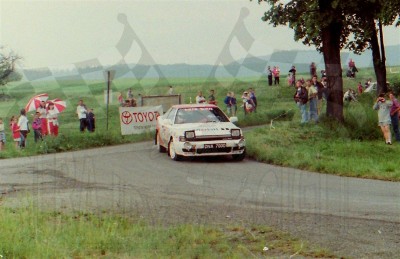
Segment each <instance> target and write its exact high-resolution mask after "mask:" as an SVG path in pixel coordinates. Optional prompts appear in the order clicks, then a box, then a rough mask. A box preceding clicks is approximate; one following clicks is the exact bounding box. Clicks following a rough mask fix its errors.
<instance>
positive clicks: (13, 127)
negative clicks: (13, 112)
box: [10, 116, 21, 147]
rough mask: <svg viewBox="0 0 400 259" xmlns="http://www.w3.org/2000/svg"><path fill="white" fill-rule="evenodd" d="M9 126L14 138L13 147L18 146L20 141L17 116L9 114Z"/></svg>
mask: <svg viewBox="0 0 400 259" xmlns="http://www.w3.org/2000/svg"><path fill="white" fill-rule="evenodd" d="M10 128H11V132H12V136H13V139H14V143H15V147H19V143H20V142H21V135H20V132H19V127H18V124H17V117H15V116H11V119H10Z"/></svg>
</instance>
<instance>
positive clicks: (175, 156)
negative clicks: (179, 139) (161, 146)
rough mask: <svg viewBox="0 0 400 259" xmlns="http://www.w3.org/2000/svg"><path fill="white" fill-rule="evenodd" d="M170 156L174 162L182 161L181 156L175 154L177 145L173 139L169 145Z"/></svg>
mask: <svg viewBox="0 0 400 259" xmlns="http://www.w3.org/2000/svg"><path fill="white" fill-rule="evenodd" d="M168 154H169V157H170V158H171V159H172V160H174V161H179V160H180V159H181V156H180V155H178V154H176V153H175V145H174V140H173V139H171V141H170V142H169V144H168Z"/></svg>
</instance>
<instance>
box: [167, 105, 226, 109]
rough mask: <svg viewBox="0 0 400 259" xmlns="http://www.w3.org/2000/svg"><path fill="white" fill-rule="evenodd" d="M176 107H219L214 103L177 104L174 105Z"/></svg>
mask: <svg viewBox="0 0 400 259" xmlns="http://www.w3.org/2000/svg"><path fill="white" fill-rule="evenodd" d="M172 108H175V109H186V108H218V106H216V105H214V104H175V105H173V106H172Z"/></svg>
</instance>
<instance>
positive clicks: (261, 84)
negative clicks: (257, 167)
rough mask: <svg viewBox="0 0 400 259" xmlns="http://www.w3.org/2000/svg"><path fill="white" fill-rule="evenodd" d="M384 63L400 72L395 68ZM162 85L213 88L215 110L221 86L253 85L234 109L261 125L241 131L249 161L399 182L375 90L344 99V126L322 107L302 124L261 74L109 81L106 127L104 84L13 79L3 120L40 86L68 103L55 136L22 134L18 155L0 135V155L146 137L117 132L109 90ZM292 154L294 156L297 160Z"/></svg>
mask: <svg viewBox="0 0 400 259" xmlns="http://www.w3.org/2000/svg"><path fill="white" fill-rule="evenodd" d="M392 69H393V70H394V71H398V70H400V69H399V68H398V67H397V68H392ZM388 71H389V69H388ZM307 76H308V75H298V76H297V78H300V77H304V78H306V79H307ZM369 78H372V80H373V81H374V74H373V70H372V69H360V72H359V73H358V74H357V78H356V79H348V78H345V77H344V78H343V82H344V86H343V88H344V89H347V88H353V89H356V85H357V83H358V82H359V81H360V82H361V83H362V84H364V83H365V81H366V80H367V79H369ZM388 80H389V81H390V82H391V84H392V85H394V86H396V87H398V88H400V87H399V85H400V74H399V73H388ZM169 85H172V86H173V88H174V92H175V93H179V94H181V95H182V100H183V102H184V103H189V101H190V99H192V101H194V99H195V96H196V94H197V92H198V91H199V90H202V91H203V93H204V95H205V96H206V97H207V96H208V91H209V90H210V89H214V90H215V91H216V97H217V101H218V104H219V106H220V107H221V108H223V109H225V108H224V104H223V100H224V98H225V95H226V93H227V92H228V91H234V92H235V93H236V97H237V98H238V99H239V100H240V96H241V94H242V92H243V91H245V90H247V89H248V88H249V87H252V88H254V89H255V91H256V95H257V100H258V105H259V106H258V109H257V113H253V114H251V115H249V116H244V113H243V110H242V109H241V108H240V107H239V109H238V118H239V123H238V124H239V126H242V127H246V126H254V125H264V126H261V128H258V129H255V130H250V131H247V132H246V138H247V142H248V145H247V146H248V154H249V157H252V158H254V159H256V160H259V161H263V162H267V163H271V164H276V165H283V166H289V167H295V168H301V169H305V170H310V171H316V172H321V173H329V174H337V175H343V176H356V177H364V178H373V179H383V180H394V181H398V180H400V169H399V168H398V167H397V166H395V164H394V163H395V162H394V161H396V153H398V151H399V145H398V144H397V143H395V144H394V145H392V146H385V145H382V143H383V140H382V136H381V133H380V130H379V128H378V127H377V126H376V125H377V124H376V123H377V114H376V112H375V111H373V110H372V104H373V99H374V98H375V97H374V94H375V93H372V94H362V96H360V98H359V102H357V103H349V104H348V103H347V104H345V106H344V115H345V124H344V125H340V124H337V123H336V122H334V121H331V120H329V119H328V118H326V117H325V116H324V112H323V114H322V116H321V122H320V123H319V124H317V125H315V124H309V125H306V126H304V127H303V126H301V125H300V123H299V122H300V114H299V111H298V108H297V107H296V105H295V103H294V102H293V98H292V97H293V93H294V89H293V88H291V87H288V86H287V82H286V80H285V78H282V79H281V85H280V86H272V87H269V86H267V82H266V78H265V76H261V77H259V78H241V79H233V78H231V79H214V80H206V79H204V78H190V79H188V78H176V79H168V80H156V79H146V80H142V81H141V82H140V84H139V83H138V82H137V81H136V80H134V79H116V80H114V81H113V84H112V87H111V89H112V103H111V104H110V106H109V118H108V119H109V130H108V131H107V130H106V105H105V102H104V90H105V88H106V84H105V82H102V81H76V80H75V81H74V80H64V81H59V82H51V81H42V82H32V83H29V82H14V83H12V84H9V85H7V87H6V89H4V90H5V93H6V94H9V95H10V96H11V97H13V99H11V100H10V101H7V102H0V116H1V117H3V119H5V121H6V123H7V121H8V118H9V117H10V116H11V115H17V114H18V113H19V110H20V109H21V108H22V107H24V106H25V104H26V103H27V101H28V100H29V98H30V97H31V96H33V95H35V94H39V93H43V92H46V93H48V94H49V96H50V99H54V98H61V99H63V100H66V101H67V104H68V107H67V109H66V110H65V111H64V112H63V113H62V114H61V115H60V117H59V120H60V136H59V137H58V138H47V139H46V140H45V141H44V143H40V144H37V145H35V144H34V143H33V136H32V135H33V134H30V136H28V141H29V144H28V148H27V149H26V150H25V152H23V153H21V152H19V150H15V148H14V147H13V143H11V141H8V143H7V146H6V150H5V151H4V152H1V153H0V158H8V157H15V156H25V155H34V154H43V153H51V152H60V151H68V150H78V149H82V148H89V147H97V146H105V145H114V144H122V143H129V142H135V141H143V140H149V139H152V138H153V133H151V132H149V133H146V134H141V135H130V136H121V134H120V125H119V115H118V105H117V95H118V93H119V92H122V93H123V95H124V96H126V92H127V90H128V89H129V88H132V90H133V93H134V95H135V97H137V96H138V94H142V95H161V94H166V93H167V91H168V86H169ZM396 89H397V88H396ZM79 99H83V100H84V101H85V103H86V105H87V106H88V107H90V108H93V109H94V113H95V115H96V123H97V125H96V133H94V134H83V135H82V134H79V130H78V127H79V122H78V119H77V117H76V114H75V108H76V105H77V102H78V100H79ZM28 116H30V115H28ZM30 118H31V117H30ZM271 121H272V122H273V123H272V125H271ZM7 133H8V139H9V140H10V139H11V137H10V132H9V131H7ZM256 143H257V144H256ZM327 143H329V144H327ZM382 150H385V151H386V155H385V156H382V155H381V151H382ZM299 157H301V159H298V158H299Z"/></svg>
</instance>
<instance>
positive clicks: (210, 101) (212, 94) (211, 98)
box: [208, 90, 217, 105]
mask: <svg viewBox="0 0 400 259" xmlns="http://www.w3.org/2000/svg"><path fill="white" fill-rule="evenodd" d="M208 103H209V104H215V105H217V101H216V100H215V96H214V90H210V95H209V96H208Z"/></svg>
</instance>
